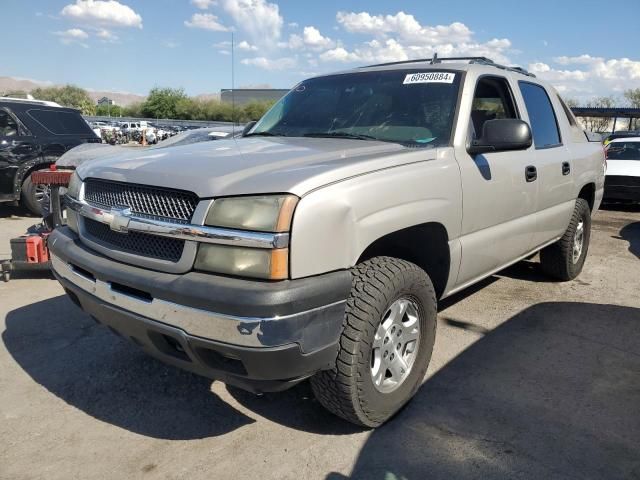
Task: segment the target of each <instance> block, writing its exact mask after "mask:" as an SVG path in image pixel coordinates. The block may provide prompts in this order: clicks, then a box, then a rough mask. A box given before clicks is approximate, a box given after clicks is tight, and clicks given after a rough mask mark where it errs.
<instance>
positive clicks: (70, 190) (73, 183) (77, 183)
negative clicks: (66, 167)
mask: <svg viewBox="0 0 640 480" xmlns="http://www.w3.org/2000/svg"><path fill="white" fill-rule="evenodd" d="M81 186H82V180H81V179H80V175H78V172H73V175H71V179H70V180H69V186H68V187H67V195H69V196H70V197H71V198H75V199H76V200H77V199H78V198H79V197H80V187H81Z"/></svg>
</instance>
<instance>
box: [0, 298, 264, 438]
mask: <svg viewBox="0 0 640 480" xmlns="http://www.w3.org/2000/svg"><path fill="white" fill-rule="evenodd" d="M2 340H3V341H4V344H5V346H6V348H7V350H8V351H9V353H10V354H11V355H12V356H13V358H14V359H15V361H16V362H17V363H18V364H19V365H20V366H21V367H22V368H23V369H24V371H25V372H27V373H28V374H29V375H30V376H31V377H32V378H33V380H35V381H36V382H38V383H39V384H40V385H42V386H43V387H45V388H46V389H47V390H49V391H50V392H51V393H53V394H54V395H56V396H57V397H59V398H61V399H62V400H64V401H65V402H66V403H68V404H69V405H72V406H74V407H76V408H78V409H80V410H82V411H84V412H85V413H87V414H88V415H91V416H92V417H95V418H97V419H99V420H101V421H104V422H108V423H110V424H113V425H116V426H118V427H121V428H124V429H127V430H129V431H132V432H135V433H138V434H141V435H146V436H149V437H155V438H161V439H171V440H187V439H197V438H206V437H212V436H216V435H222V434H225V433H228V432H230V431H233V430H235V429H237V428H239V427H241V426H243V425H246V424H249V423H252V422H254V420H253V419H251V418H249V417H247V416H246V415H244V414H243V413H241V412H239V411H237V410H236V409H235V408H233V407H232V406H230V405H228V404H227V403H226V402H224V401H222V400H221V399H220V398H219V397H218V396H217V395H215V394H214V393H212V392H211V389H210V387H211V381H210V380H207V379H206V378H203V377H199V376H197V375H193V374H190V373H187V372H183V371H181V370H178V369H176V368H173V367H168V366H165V365H164V364H162V363H160V362H158V361H156V360H154V359H152V358H151V357H149V356H147V355H146V354H144V353H142V351H140V350H139V349H137V348H136V347H135V346H134V345H133V344H130V343H128V342H127V341H125V340H123V339H121V338H119V337H116V336H115V335H113V334H112V333H111V332H109V331H108V330H107V329H106V328H104V327H102V326H99V325H97V324H96V323H94V322H93V320H91V319H90V318H89V317H88V316H87V315H85V314H84V313H82V312H81V311H80V310H78V308H77V307H75V305H73V304H72V303H71V301H70V300H69V299H68V298H67V297H66V295H65V296H58V297H55V298H52V299H49V300H45V301H42V302H38V303H34V304H31V305H27V306H25V307H22V308H19V309H16V310H13V311H12V312H10V313H9V314H8V315H7V318H6V330H5V331H4V332H3V333H2Z"/></svg>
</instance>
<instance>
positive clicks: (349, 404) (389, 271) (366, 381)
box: [311, 257, 437, 427]
mask: <svg viewBox="0 0 640 480" xmlns="http://www.w3.org/2000/svg"><path fill="white" fill-rule="evenodd" d="M352 275H353V279H352V286H351V293H350V295H349V298H348V300H347V307H346V314H345V319H344V323H343V331H342V335H341V337H340V348H339V352H338V357H337V359H336V365H335V367H334V368H333V369H331V370H326V371H321V372H318V373H317V374H315V375H314V376H313V377H312V378H311V387H312V389H313V392H314V395H315V397H316V398H317V399H318V401H319V402H320V403H321V404H322V405H323V406H324V407H325V408H327V409H328V410H329V411H330V412H332V413H334V414H335V415H337V416H339V417H342V418H343V419H345V420H347V421H349V422H351V423H354V424H356V425H361V426H365V427H377V426H379V425H381V424H383V423H384V422H386V421H387V420H388V419H389V418H391V417H392V416H393V415H394V414H395V413H396V412H397V411H398V410H399V409H400V408H402V406H403V405H404V404H405V403H407V402H408V401H409V400H410V399H411V397H413V395H414V394H415V392H416V391H417V390H418V388H419V387H420V385H421V383H422V380H423V378H424V376H425V373H426V371H427V367H428V365H429V361H430V360H431V352H432V351H433V344H434V341H435V334H436V316H437V311H436V308H437V302H436V295H435V290H434V288H433V284H432V283H431V280H430V279H429V277H428V275H427V274H426V273H425V271H424V270H422V269H421V268H419V267H418V266H417V265H414V264H413V263H409V262H406V261H404V260H399V259H397V258H391V257H375V258H372V259H370V260H368V261H366V262H363V263H361V264H359V265H357V266H356V267H354V268H353V269H352ZM399 298H409V299H410V300H411V301H412V302H413V303H414V304H415V305H416V306H417V312H418V318H419V323H420V334H419V342H418V350H417V353H416V357H415V361H414V363H413V366H412V367H411V370H410V371H409V374H408V375H407V376H406V377H405V379H404V380H403V381H402V383H400V385H399V386H398V387H397V389H395V390H394V391H392V392H389V393H382V392H380V391H379V390H377V389H376V387H375V386H374V383H373V379H372V376H371V370H370V369H371V353H372V343H373V340H374V336H375V333H376V330H377V329H378V327H379V325H380V324H381V322H382V320H383V315H385V313H386V312H387V310H388V309H389V307H390V306H391V304H392V303H393V302H394V301H396V300H397V299H399Z"/></svg>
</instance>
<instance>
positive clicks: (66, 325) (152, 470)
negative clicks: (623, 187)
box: [0, 207, 640, 480]
mask: <svg viewBox="0 0 640 480" xmlns="http://www.w3.org/2000/svg"><path fill="white" fill-rule="evenodd" d="M22 215H23V212H22V211H21V210H19V209H17V208H13V207H0V258H6V257H7V256H8V255H9V239H10V238H11V237H13V236H16V235H18V234H20V233H22V232H23V231H25V230H26V228H27V227H28V226H29V225H31V224H32V223H34V222H35V220H36V219H34V218H28V217H24V216H22ZM639 287H640V208H622V207H613V208H610V209H607V210H603V211H600V212H598V213H597V215H596V217H595V219H594V224H593V233H592V237H591V247H590V251H589V257H588V259H587V262H586V265H585V269H584V271H583V273H582V275H581V276H580V277H579V278H578V279H577V280H575V281H572V282H567V283H557V282H553V281H550V280H549V279H548V278H546V277H545V276H543V275H542V274H541V273H540V272H539V270H538V268H537V264H536V259H532V260H530V261H525V262H521V263H519V264H517V265H515V266H513V267H511V268H509V269H507V270H506V271H503V272H500V273H499V274H497V275H494V276H492V277H490V278H488V279H487V280H485V281H483V282H481V284H480V285H478V286H475V287H472V288H471V289H469V290H467V291H465V292H462V293H461V294H458V295H456V296H455V297H453V298H449V299H446V300H444V301H443V302H442V304H441V305H440V311H439V321H438V331H437V338H436V345H435V350H434V355H433V360H432V363H431V365H430V368H429V372H428V376H427V378H426V379H425V382H424V385H423V386H422V388H421V389H420V390H419V392H418V394H417V396H416V397H415V398H414V400H413V401H412V402H411V403H410V404H409V405H408V406H407V407H406V408H405V409H404V410H403V411H402V412H400V414H399V415H397V416H396V417H395V418H394V419H393V420H392V421H390V422H389V423H388V424H387V425H385V426H383V427H382V428H379V429H378V430H375V431H371V430H363V429H359V428H357V427H354V426H352V425H350V424H347V423H345V422H343V421H342V420H340V419H338V418H336V417H333V416H332V415H331V414H329V413H327V412H325V411H324V410H323V409H322V408H321V407H320V406H319V404H318V403H317V402H316V401H315V400H314V399H313V396H312V394H311V391H310V388H309V387H308V385H307V384H302V385H299V386H297V387H296V388H294V389H292V390H289V391H287V392H284V393H280V394H268V395H264V396H262V397H256V396H254V395H252V394H249V393H246V392H243V391H241V390H238V389H234V388H232V387H227V386H225V385H223V384H221V383H219V382H213V383H212V382H211V381H209V380H207V379H204V378H201V377H198V376H195V375H192V374H189V373H186V372H183V371H180V370H177V369H174V368H172V367H168V366H165V365H163V364H162V363H160V362H158V361H156V360H154V359H151V358H149V357H147V356H145V355H144V354H142V353H141V352H140V351H139V350H138V349H137V348H136V347H135V346H134V345H133V344H131V343H128V342H126V341H125V340H123V339H121V338H119V337H116V336H115V335H113V334H112V333H110V332H109V331H108V330H107V329H105V328H104V327H102V326H99V325H97V324H95V323H94V322H93V321H92V320H91V319H90V318H89V317H88V316H86V315H85V314H84V313H82V312H81V311H80V310H79V309H78V308H77V307H75V306H74V305H73V304H72V303H71V301H70V300H68V299H67V298H66V297H65V296H64V294H63V291H62V288H61V287H60V286H59V285H58V283H57V282H55V281H54V280H52V279H51V277H50V276H49V275H47V274H39V275H34V274H29V275H19V276H16V277H15V278H14V279H12V280H11V281H10V282H9V283H0V332H1V341H0V478H1V479H11V480H21V479H48V480H53V479H65V480H69V479H75V478H78V479H123V478H144V479H189V480H195V479H200V478H202V479H205V478H206V479H212V478H215V479H227V478H234V479H244V478H260V479H261V480H268V479H289V478H291V479H298V478H304V479H305V480H312V479H343V478H363V479H380V480H383V479H384V480H394V479H405V478H406V479H439V478H456V479H467V478H496V479H497V478H532V479H533V478H535V479H540V478H554V479H555V478H580V479H584V478H594V479H596V478H598V479H600V478H607V479H617V478H619V479H634V478H636V479H640V293H639V291H640V288H639Z"/></svg>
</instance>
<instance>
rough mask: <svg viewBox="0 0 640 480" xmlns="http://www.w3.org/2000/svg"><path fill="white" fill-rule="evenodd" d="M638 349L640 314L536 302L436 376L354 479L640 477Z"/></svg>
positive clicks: (382, 432)
mask: <svg viewBox="0 0 640 480" xmlns="http://www.w3.org/2000/svg"><path fill="white" fill-rule="evenodd" d="M449 324H450V325H452V326H454V327H455V326H456V325H455V322H454V323H451V322H449ZM460 328H465V329H466V328H467V326H466V325H463V326H461V327H460ZM638 352H640V309H636V308H629V307H619V306H613V305H596V304H586V303H569V302H567V303H565V302H554V303H541V304H537V305H534V306H533V307H530V308H528V309H527V310H524V311H523V312H521V313H519V314H518V315H516V316H514V317H513V318H511V319H510V320H508V321H507V322H505V323H504V324H502V325H501V326H500V327H498V328H496V329H495V330H493V331H491V332H487V333H486V334H485V335H484V336H483V337H482V338H481V339H480V340H478V341H477V342H476V343H475V344H474V345H472V346H471V347H469V348H468V349H467V350H465V351H464V352H462V353H461V354H460V355H458V356H457V357H456V358H455V359H453V360H452V361H451V362H450V363H449V364H447V365H446V366H445V367H444V368H442V369H441V370H440V371H439V372H437V373H436V374H435V375H434V376H433V377H431V378H430V379H429V380H427V381H426V382H425V384H424V385H423V386H422V388H421V389H420V390H419V392H418V394H417V395H416V397H415V398H414V399H413V401H412V402H411V403H410V404H409V405H408V406H407V407H406V408H405V409H404V410H403V411H401V412H400V414H399V415H398V416H397V417H396V418H394V419H393V420H392V421H390V422H389V423H388V424H387V425H385V426H383V427H382V428H379V429H378V430H376V431H374V432H373V434H372V435H371V436H370V437H369V439H368V441H367V442H366V444H365V445H364V447H363V448H362V450H361V452H360V454H359V457H358V459H357V462H356V465H355V467H354V470H353V473H352V476H351V478H356V479H360V478H362V479H372V480H376V479H380V480H383V479H385V480H386V479H427V478H428V479H437V478H456V479H466V478H496V479H497V478H515V477H518V478H627V479H629V478H640V354H639V353H638ZM327 478H329V479H340V478H344V477H343V476H342V475H339V474H330V475H329V476H328V477H327Z"/></svg>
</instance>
